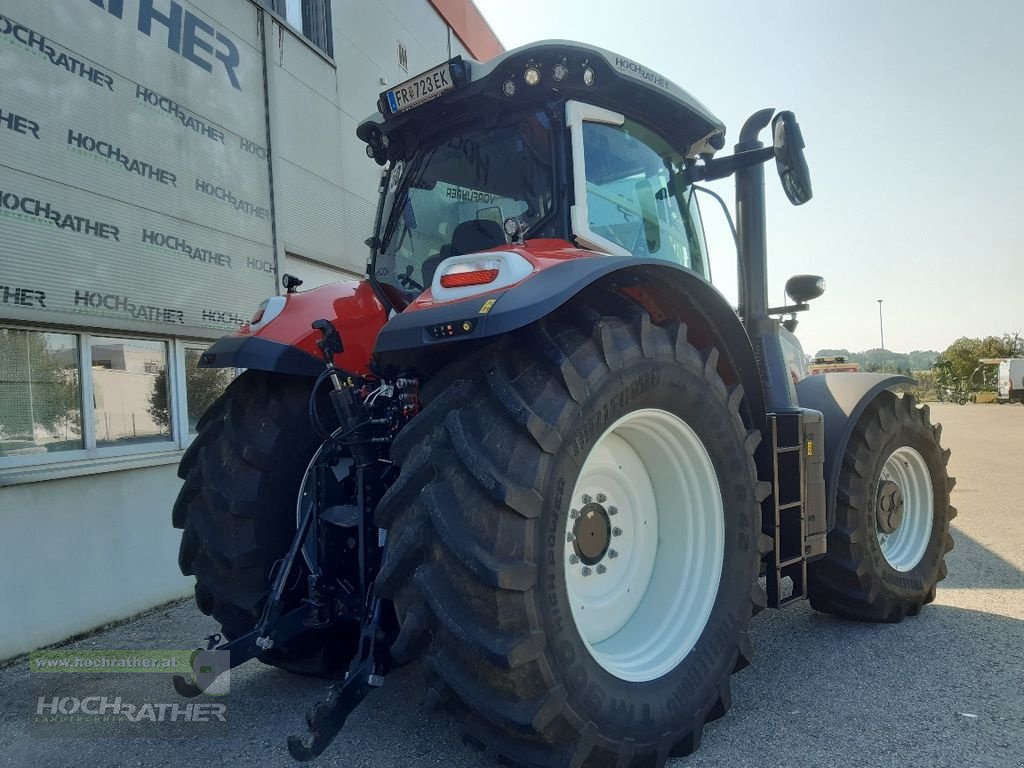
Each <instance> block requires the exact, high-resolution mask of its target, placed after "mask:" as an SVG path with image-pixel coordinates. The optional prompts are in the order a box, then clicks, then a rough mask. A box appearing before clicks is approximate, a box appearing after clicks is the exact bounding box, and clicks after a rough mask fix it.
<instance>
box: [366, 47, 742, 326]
mask: <svg viewBox="0 0 1024 768" xmlns="http://www.w3.org/2000/svg"><path fill="white" fill-rule="evenodd" d="M378 107H379V109H380V113H379V114H378V115H376V116H374V117H373V118H370V119H369V120H367V121H365V122H364V123H363V124H362V125H360V126H359V129H358V135H359V136H360V137H361V138H362V139H363V140H364V141H366V142H367V154H368V155H370V156H371V157H372V158H374V159H375V160H376V161H377V162H378V163H380V164H382V165H383V164H387V166H388V167H387V170H386V171H385V174H384V178H383V181H382V186H381V205H380V211H379V220H378V224H377V231H376V235H375V237H374V238H372V240H371V246H372V250H373V254H372V263H371V268H370V278H371V280H373V281H374V282H375V284H377V285H378V286H379V288H380V290H381V293H382V294H383V295H384V297H385V298H386V299H387V301H388V302H389V303H391V304H392V305H393V306H394V307H395V308H396V309H404V308H405V307H406V306H408V305H409V304H410V303H411V302H412V301H413V300H415V299H416V298H417V297H418V296H420V294H421V293H423V292H424V291H428V290H431V293H432V296H433V298H434V299H435V300H449V299H451V298H455V297H456V296H457V295H458V294H451V293H449V289H451V288H467V287H470V286H479V289H481V290H488V291H493V290H496V289H498V288H501V287H505V286H508V285H510V284H512V283H515V282H519V281H520V280H522V279H523V278H524V277H525V276H528V275H529V274H531V273H532V272H533V271H535V270H534V269H533V268H531V265H528V264H525V263H523V260H522V258H521V257H520V256H519V255H513V256H510V257H507V258H503V257H496V256H495V257H493V258H489V259H477V260H474V261H468V262H467V261H465V260H456V261H448V260H449V259H451V258H452V257H456V256H466V255H469V254H478V253H488V254H491V252H493V251H498V252H508V251H512V252H513V253H514V252H515V247H516V246H519V245H524V244H526V243H528V242H530V241H553V240H558V241H561V246H562V247H574V246H575V247H579V248H580V249H581V252H580V253H579V254H578V255H579V256H584V255H602V254H603V255H615V256H630V255H632V256H641V257H648V258H653V259H660V260H664V261H668V262H670V263H673V264H676V265H678V266H681V267H683V268H685V269H689V270H692V271H694V272H695V273H696V274H698V275H700V276H701V277H702V278H704V279H707V278H708V277H709V271H708V267H707V257H706V254H705V248H704V242H703V229H702V227H701V224H700V216H699V212H698V209H697V205H696V202H695V200H694V193H693V189H692V186H691V182H690V181H689V180H688V178H687V176H686V170H687V165H688V163H692V162H694V161H695V160H696V158H698V157H703V158H710V157H711V155H712V154H713V153H714V151H715V150H716V149H717V148H720V147H721V146H723V144H724V130H725V129H724V126H723V125H722V123H721V122H720V121H719V120H718V119H717V118H716V117H715V116H714V115H712V114H711V113H710V112H709V111H708V110H707V108H705V107H704V106H703V105H702V104H701V103H700V102H698V101H697V100H696V99H694V98H693V97H692V96H690V95H689V94H688V93H686V92H685V91H684V90H682V89H681V88H679V87H678V86H676V85H674V84H673V83H671V82H670V81H668V80H667V79H666V78H664V77H662V76H661V75H659V74H657V73H655V72H653V71H651V70H648V69H646V68H644V67H642V66H641V65H639V64H637V63H636V62H633V61H631V60H629V59H627V58H625V57H623V56H618V55H615V54H612V53H610V52H608V51H603V50H601V49H596V48H590V47H582V46H580V45H579V44H576V43H568V42H563V41H551V42H545V43H538V44H536V45H531V46H528V47H526V48H522V49H519V50H517V51H512V52H509V53H507V54H505V55H504V56H501V57H499V58H498V59H495V60H494V61H492V62H489V63H487V64H480V63H477V62H472V61H466V60H463V59H462V58H461V57H457V58H455V59H452V60H450V61H448V62H445V63H444V64H442V65H440V66H439V67H436V68H434V69H433V70H430V71H428V72H425V73H423V74H420V75H417V76H416V77H413V78H411V79H410V80H408V81H406V82H405V83H402V84H400V85H397V86H395V87H393V88H391V89H389V90H387V91H385V92H384V93H382V94H381V97H380V101H379V104H378ZM548 246H550V243H549V244H548ZM540 248H541V250H544V249H545V245H544V244H543V243H542V244H541V245H540ZM546 249H547V250H550V247H547V248H546ZM527 250H530V249H529V248H528V249H527ZM583 250H585V251H589V253H583V252H582V251H583ZM526 260H527V261H529V256H526ZM442 263H444V264H445V268H444V269H442V270H441V272H440V273H438V267H439V266H440V265H441V264H442ZM532 266H536V265H532ZM462 293H463V294H464V293H465V292H464V291H463V292H462Z"/></svg>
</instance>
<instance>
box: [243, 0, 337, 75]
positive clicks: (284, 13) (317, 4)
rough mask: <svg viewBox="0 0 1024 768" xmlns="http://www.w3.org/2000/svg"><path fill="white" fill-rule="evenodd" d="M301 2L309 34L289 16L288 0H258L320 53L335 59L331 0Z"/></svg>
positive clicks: (306, 0)
mask: <svg viewBox="0 0 1024 768" xmlns="http://www.w3.org/2000/svg"><path fill="white" fill-rule="evenodd" d="M299 1H300V3H301V9H302V10H301V12H302V26H307V25H308V26H310V27H311V29H310V32H309V34H306V32H305V31H304V30H303V29H302V27H297V26H295V24H293V23H292V22H291V20H290V19H289V18H288V0H257V2H258V3H259V4H260V5H262V6H263V7H264V8H266V9H267V10H269V11H271V12H272V13H273V14H274V15H275V16H276V17H277V18H278V20H279V21H280V22H281V23H283V24H285V25H287V27H288V28H289V29H291V30H292V31H293V32H295V34H297V35H298V36H299V37H300V38H302V39H303V40H305V41H306V42H307V43H308V44H309V45H311V46H312V47H313V48H315V49H316V50H317V51H318V52H319V53H321V54H323V55H324V56H326V57H328V58H329V59H331V60H332V61H333V59H334V28H333V22H332V20H331V4H332V3H331V0H299Z"/></svg>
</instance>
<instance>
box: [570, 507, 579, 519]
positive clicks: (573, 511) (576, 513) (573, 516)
mask: <svg viewBox="0 0 1024 768" xmlns="http://www.w3.org/2000/svg"><path fill="white" fill-rule="evenodd" d="M579 516H580V511H579V510H578V509H570V510H569V517H570V518H571V519H572V520H575V519H576V518H577V517H579Z"/></svg>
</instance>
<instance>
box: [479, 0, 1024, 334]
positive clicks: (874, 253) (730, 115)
mask: <svg viewBox="0 0 1024 768" xmlns="http://www.w3.org/2000/svg"><path fill="white" fill-rule="evenodd" d="M475 1H476V4H477V6H478V7H479V8H480V10H481V12H482V13H483V15H484V17H485V18H486V19H487V21H488V22H489V23H490V25H491V27H492V29H493V30H494V31H495V33H496V34H497V35H498V37H499V39H500V40H501V42H502V43H503V44H504V45H505V47H506V48H514V47H518V46H520V45H524V44H526V43H529V42H534V41H537V40H543V39H550V38H563V39H570V40H578V41H580V42H585V43H592V44H594V45H598V46H600V47H603V48H608V49H610V50H612V51H615V52H616V53H621V54H623V55H625V56H628V57H629V58H631V59H634V60H635V61H638V62H639V63H641V64H643V65H644V66H647V67H649V68H651V69H655V70H657V71H659V72H660V73H661V74H663V75H665V76H666V77H668V78H669V79H670V80H673V81H674V82H676V83H677V84H678V85H680V86H682V87H683V88H685V89H686V90H688V91H689V92H690V93H692V94H693V95H694V96H696V97H697V98H698V99H700V100H701V101H702V102H703V103H704V104H705V105H707V107H708V108H709V109H711V111H712V112H714V113H715V114H716V115H718V117H719V118H721V119H722V120H723V122H725V124H726V126H727V128H728V133H727V134H726V140H727V144H726V149H724V150H722V151H721V152H719V156H721V155H724V154H727V153H728V152H730V151H731V148H732V145H733V144H734V143H735V141H736V139H737V137H738V134H739V128H740V126H741V125H742V124H743V121H744V120H745V119H746V118H747V116H749V115H750V114H751V113H752V112H754V111H756V110H757V109H759V108H762V107H776V108H778V109H791V110H793V111H794V112H795V113H796V116H797V118H798V120H799V123H800V127H801V129H802V130H803V135H804V139H805V141H806V143H807V149H806V153H807V159H808V164H809V166H810V170H811V176H812V180H813V187H814V199H813V200H811V201H810V202H808V203H807V204H806V205H803V206H800V207H794V206H792V205H790V204H789V201H788V200H787V198H786V196H785V194H784V193H783V191H782V187H781V185H780V184H779V183H778V177H777V175H776V174H775V171H774V168H773V166H772V165H769V166H766V180H767V198H768V258H769V301H770V302H772V303H773V304H775V303H778V302H781V301H782V298H783V286H784V284H785V281H786V279H787V278H788V277H789V276H791V275H794V274H801V273H812V274H819V275H822V276H824V277H825V280H826V282H827V285H828V288H827V290H826V293H825V295H824V296H822V297H821V298H820V299H817V300H815V301H814V302H812V304H811V310H810V311H809V312H805V313H803V314H802V315H800V316H799V317H800V325H799V328H798V329H797V335H798V336H800V338H801V340H802V342H803V345H804V348H805V351H807V352H809V353H813V352H815V351H816V350H818V349H820V348H824V347H829V348H844V347H845V348H847V349H849V350H851V351H859V350H863V349H869V348H873V347H878V346H879V344H880V338H879V330H880V329H879V312H878V308H879V305H878V303H877V299H884V302H883V305H882V308H883V320H884V333H885V347H886V349H890V350H895V351H898V352H909V351H911V350H915V349H935V350H938V351H942V350H944V349H945V348H946V347H947V346H948V345H949V344H950V343H951V342H952V341H953V340H955V339H956V338H959V337H961V336H987V335H990V334H992V335H1001V334H1003V333H1012V332H1015V331H1024V147H1022V146H1020V138H1021V137H1022V136H1024V38H1022V37H1021V30H1022V29H1024V2H1020V0H985V1H984V2H975V3H965V2H962V0H961V1H957V2H954V1H953V0H934V1H931V2H926V1H925V0H899V1H895V0H886V1H884V2H883V1H881V0H856V1H854V0H802V1H798V0H792V1H787V0H774V1H773V2H768V3H765V2H748V1H742V2H741V1H739V0H716V1H715V2H707V0H703V2H695V1H694V0H676V1H675V2H671V1H670V0H630V2H621V1H620V2H610V0H589V2H587V1H582V0H515V2H510V1H509V0H475ZM765 136H767V132H765ZM711 186H713V188H714V189H715V190H716V191H717V192H718V193H719V194H720V195H722V196H723V197H725V198H726V199H727V200H728V201H730V203H731V201H732V200H733V196H734V191H733V189H734V188H733V186H732V181H731V180H723V181H718V182H714V183H713V184H712V185H711ZM702 210H703V215H704V222H705V228H706V230H707V235H708V240H709V250H710V256H711V264H712V269H713V279H714V282H715V284H716V285H717V286H718V287H719V289H720V290H721V291H722V292H723V293H724V294H725V295H726V296H727V297H728V298H730V300H732V301H733V302H735V297H736V269H735V250H734V249H733V246H732V239H731V236H730V235H729V233H728V229H727V225H726V224H725V219H724V215H723V214H722V212H721V210H720V209H719V208H718V206H717V205H715V204H714V203H713V201H711V200H710V199H707V198H705V199H704V200H703V201H702Z"/></svg>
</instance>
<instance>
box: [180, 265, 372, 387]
mask: <svg viewBox="0 0 1024 768" xmlns="http://www.w3.org/2000/svg"><path fill="white" fill-rule="evenodd" d="M283 298H284V299H285V304H284V309H283V310H281V313H280V314H279V315H277V316H275V317H274V318H273V319H272V320H270V321H269V322H267V323H266V324H265V325H262V326H258V327H256V328H254V327H252V326H250V325H249V324H248V323H246V324H245V325H244V326H242V328H240V329H239V330H238V331H236V332H235V333H233V334H232V335H230V336H224V337H223V338H221V339H219V340H217V341H216V342H214V343H213V345H212V346H211V347H209V349H207V350H206V351H205V352H204V353H203V356H202V357H201V358H200V360H199V367H200V368H252V369H255V370H259V371H273V372H275V373H288V374H295V375H299V376H316V375H317V374H319V373H321V372H322V371H323V370H324V364H323V360H322V359H321V357H320V352H319V350H318V349H317V346H316V342H317V340H318V339H319V338H320V333H319V332H318V331H315V330H313V328H312V324H313V322H314V321H315V320H321V319H324V320H330V321H331V322H332V323H333V324H334V327H335V328H336V329H337V330H338V333H339V334H340V335H341V341H342V344H343V345H344V350H343V351H342V352H341V354H338V355H335V356H334V364H335V365H336V366H337V367H338V368H340V369H342V370H343V371H346V372H348V373H351V374H355V375H366V374H367V373H369V372H370V360H371V357H372V354H373V345H374V342H375V341H376V339H377V333H378V332H379V331H380V329H381V328H383V327H384V323H385V322H386V321H387V311H386V310H385V309H384V305H383V304H381V302H380V300H379V299H378V298H377V295H376V293H374V291H373V287H372V286H371V285H370V283H369V282H367V281H366V280H360V281H350V282H341V283H329V284H327V285H324V286H321V287H320V288H314V289H313V290H310V291H303V292H302V293H290V294H287V295H286V296H284V297H283Z"/></svg>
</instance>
